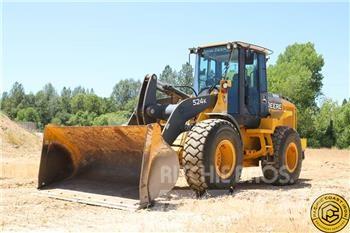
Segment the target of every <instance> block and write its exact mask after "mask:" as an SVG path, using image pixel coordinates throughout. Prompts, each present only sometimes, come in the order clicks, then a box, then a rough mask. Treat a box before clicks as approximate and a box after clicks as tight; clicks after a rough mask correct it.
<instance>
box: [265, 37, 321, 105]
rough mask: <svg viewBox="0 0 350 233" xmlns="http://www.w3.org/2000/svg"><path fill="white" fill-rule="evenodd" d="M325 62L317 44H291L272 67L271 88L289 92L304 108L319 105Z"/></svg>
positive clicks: (285, 92) (270, 75)
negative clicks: (322, 71) (318, 98)
mask: <svg viewBox="0 0 350 233" xmlns="http://www.w3.org/2000/svg"><path fill="white" fill-rule="evenodd" d="M323 65H324V60H323V57H322V55H320V54H318V53H317V51H316V50H315V47H314V44H312V43H310V42H309V43H306V44H298V43H295V44H293V45H290V46H288V47H287V48H286V50H285V51H284V52H283V53H282V54H280V55H279V56H278V59H277V61H276V64H275V65H270V66H269V68H268V78H269V88H270V90H272V91H274V92H277V93H281V94H282V95H284V96H288V97H289V98H291V99H292V100H293V101H294V102H295V103H296V104H297V105H298V107H300V108H302V109H306V108H308V107H311V106H312V107H315V106H316V98H317V97H319V96H320V95H321V88H322V79H323V75H322V74H321V70H322V67H323Z"/></svg>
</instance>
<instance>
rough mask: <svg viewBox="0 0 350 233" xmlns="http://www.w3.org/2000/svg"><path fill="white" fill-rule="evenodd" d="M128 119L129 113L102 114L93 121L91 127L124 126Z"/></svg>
mask: <svg viewBox="0 0 350 233" xmlns="http://www.w3.org/2000/svg"><path fill="white" fill-rule="evenodd" d="M129 117H130V112H128V111H119V112H112V113H107V114H103V115H101V116H98V117H96V118H95V119H94V121H93V123H92V124H93V125H122V124H126V123H127V121H128V119H129Z"/></svg>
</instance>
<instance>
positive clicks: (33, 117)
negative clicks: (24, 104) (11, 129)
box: [16, 107, 40, 126]
mask: <svg viewBox="0 0 350 233" xmlns="http://www.w3.org/2000/svg"><path fill="white" fill-rule="evenodd" d="M16 120H17V121H24V122H34V123H35V124H36V125H37V126H39V125H40V116H39V113H38V111H37V110H36V109H35V108H33V107H28V108H24V109H21V110H19V111H18V113H17V117H16Z"/></svg>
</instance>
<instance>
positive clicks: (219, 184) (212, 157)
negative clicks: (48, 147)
mask: <svg viewBox="0 0 350 233" xmlns="http://www.w3.org/2000/svg"><path fill="white" fill-rule="evenodd" d="M242 158H243V152H242V142H241V139H240V136H239V134H238V132H237V131H236V130H235V128H234V127H233V125H232V124H231V123H230V122H228V121H226V120H222V119H209V120H204V121H201V122H199V123H197V124H196V125H195V126H194V127H193V128H192V130H191V131H190V132H189V133H188V136H187V138H186V141H185V145H184V156H183V164H184V171H185V176H186V180H187V183H188V184H189V186H190V187H191V188H192V189H193V190H195V191H196V192H197V194H198V195H201V194H203V193H204V191H205V190H206V189H208V188H209V189H226V188H227V189H228V188H230V187H232V186H233V185H235V184H236V183H237V182H238V180H239V178H240V174H241V167H242Z"/></svg>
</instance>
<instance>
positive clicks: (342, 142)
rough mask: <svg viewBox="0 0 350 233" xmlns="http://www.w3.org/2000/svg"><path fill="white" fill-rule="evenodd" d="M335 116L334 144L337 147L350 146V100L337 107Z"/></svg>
mask: <svg viewBox="0 0 350 233" xmlns="http://www.w3.org/2000/svg"><path fill="white" fill-rule="evenodd" d="M335 116H336V117H335V119H334V128H335V138H336V142H335V145H336V146H337V147H338V148H350V102H347V103H346V104H344V105H342V106H341V107H340V108H338V111H336V113H335Z"/></svg>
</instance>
